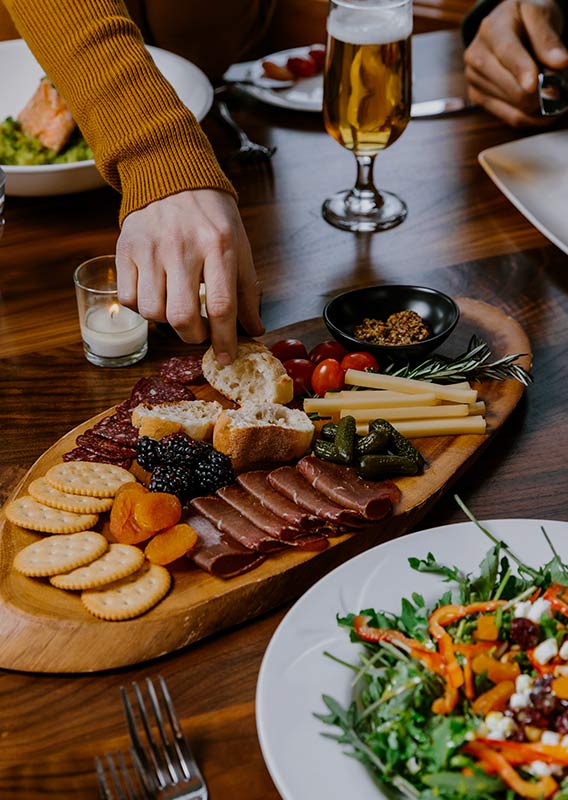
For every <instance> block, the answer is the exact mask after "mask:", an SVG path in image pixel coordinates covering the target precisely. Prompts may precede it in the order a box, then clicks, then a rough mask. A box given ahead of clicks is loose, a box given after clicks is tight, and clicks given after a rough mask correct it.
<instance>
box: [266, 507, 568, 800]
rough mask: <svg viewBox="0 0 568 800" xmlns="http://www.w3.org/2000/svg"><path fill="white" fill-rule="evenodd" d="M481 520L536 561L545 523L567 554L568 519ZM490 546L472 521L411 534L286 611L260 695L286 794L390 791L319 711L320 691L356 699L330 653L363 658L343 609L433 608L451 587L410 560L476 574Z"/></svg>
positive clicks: (273, 766)
mask: <svg viewBox="0 0 568 800" xmlns="http://www.w3.org/2000/svg"><path fill="white" fill-rule="evenodd" d="M483 525H484V526H485V527H487V528H488V529H489V530H490V531H491V532H492V533H493V534H494V535H495V536H497V537H498V538H499V539H502V540H503V541H505V542H507V544H509V545H510V546H511V547H512V548H513V550H514V552H515V553H516V554H517V555H518V556H519V557H520V558H521V559H523V560H524V561H525V563H527V564H530V565H533V566H539V565H541V564H542V563H543V561H547V560H549V559H550V558H551V557H552V554H551V553H549V551H548V548H547V545H546V542H545V540H544V537H543V534H542V532H541V530H540V526H541V525H543V526H544V527H545V529H546V531H547V533H548V534H549V536H550V538H551V540H552V542H553V543H554V545H555V546H556V548H557V550H558V552H559V554H560V555H561V556H562V557H563V559H564V560H566V559H567V558H568V522H557V521H542V520H536V519H534V520H533V519H517V520H515V519H509V520H492V521H488V522H483ZM490 547H491V542H490V541H489V539H488V538H486V537H485V536H484V535H483V534H482V533H481V532H480V531H479V530H478V529H477V528H476V527H475V525H474V524H473V523H470V522H465V523H460V524H455V525H447V526H443V527H440V528H432V529H430V530H426V531H421V532H418V533H414V534H411V535H409V536H404V537H402V538H401V539H395V540H393V541H391V542H387V543H386V544H383V545H380V546H379V547H375V548H373V549H372V550H369V551H367V552H366V553H362V554H361V555H359V556H357V557H356V558H353V559H351V561H348V562H346V563H345V564H343V565H342V566H341V567H338V568H337V569H335V570H334V571H333V572H331V573H330V574H329V575H327V576H326V577H325V578H323V579H322V580H320V581H319V582H318V583H316V584H315V586H313V587H312V588H311V589H310V590H309V591H308V592H306V594H305V595H303V597H302V598H301V599H300V600H298V602H297V603H296V604H295V605H294V606H293V608H292V609H291V610H290V611H289V612H288V614H287V615H286V616H285V618H284V619H283V620H282V622H281V623H280V625H279V626H278V628H277V630H276V632H275V633H274V635H273V637H272V640H271V641H270V644H269V645H268V648H267V650H266V653H265V655H264V659H263V661H262V665H261V668H260V674H259V678H258V685H257V692H256V720H257V729H258V736H259V740H260V745H261V748H262V753H263V756H264V760H265V762H266V765H267V767H268V770H269V772H270V774H271V776H272V779H273V781H274V783H275V784H276V787H277V789H278V791H279V792H280V794H281V795H282V797H283V798H284V800H313V798H325V800H345V798H357V800H378V798H386V797H387V795H386V794H384V793H383V792H382V791H381V790H380V789H379V788H378V786H377V784H376V783H375V781H374V780H373V778H372V777H371V775H370V774H369V773H368V772H367V770H366V769H365V768H364V767H363V766H362V765H361V764H360V763H359V762H358V761H356V760H355V759H353V758H348V757H347V756H345V755H344V754H343V752H342V750H343V749H349V748H347V747H345V748H342V746H340V745H338V744H337V742H335V741H333V740H331V739H327V738H325V737H323V736H322V735H321V734H322V732H324V731H325V730H326V726H325V725H324V724H323V723H322V722H320V721H319V720H317V719H316V718H315V717H314V716H313V712H317V713H326V712H327V709H326V707H325V706H324V704H323V702H322V699H321V696H322V694H328V695H331V696H332V697H334V698H335V699H336V700H338V701H339V702H340V703H341V704H342V705H343V706H344V707H345V706H347V705H349V703H350V700H351V685H350V682H351V679H352V673H351V671H350V670H349V669H347V668H346V667H344V666H342V665H340V664H337V663H336V662H335V661H332V660H331V659H330V658H326V657H325V656H324V655H323V652H324V651H325V650H327V651H329V652H331V653H333V655H335V656H337V657H338V658H341V659H344V660H345V661H348V662H350V663H352V664H353V663H356V661H357V646H356V645H355V644H352V643H350V642H349V636H348V633H347V631H346V630H345V629H343V628H339V626H338V625H337V623H336V620H335V617H336V614H340V615H342V616H343V615H345V614H347V613H349V612H359V611H361V610H362V609H365V608H376V609H385V610H388V611H396V612H400V601H401V598H402V597H410V596H411V595H412V593H413V592H419V593H421V594H423V595H424V597H425V599H426V602H427V603H429V604H432V603H433V602H434V601H435V600H436V599H437V598H438V597H439V596H440V595H441V594H442V593H443V592H445V591H446V590H447V589H448V584H446V583H442V581H441V579H440V578H439V577H436V576H434V575H431V574H426V573H420V572H415V571H413V570H411V569H410V567H409V565H408V558H410V557H411V556H417V557H421V558H425V557H426V556H427V554H428V553H429V552H432V553H433V554H434V556H435V557H436V558H437V559H438V560H439V561H441V562H443V563H446V564H450V565H452V566H453V565H456V566H459V567H461V568H462V569H463V570H464V571H465V572H476V570H477V566H478V564H479V563H480V561H481V560H482V558H483V556H484V555H485V553H486V552H487V551H488V550H489V548H490ZM330 731H331V729H330V728H327V732H328V733H329V732H330Z"/></svg>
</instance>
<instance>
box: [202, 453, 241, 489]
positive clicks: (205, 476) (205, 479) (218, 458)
mask: <svg viewBox="0 0 568 800" xmlns="http://www.w3.org/2000/svg"><path fill="white" fill-rule="evenodd" d="M234 480H235V474H234V472H233V465H232V464H231V459H230V458H229V456H226V455H225V454H224V453H220V452H219V451H218V450H215V449H214V448H212V447H211V448H210V449H209V450H208V451H206V452H205V453H203V455H202V456H201V458H200V459H199V461H198V462H197V463H196V464H195V466H194V468H193V482H194V490H195V491H196V492H202V493H204V494H213V492H216V491H217V489H220V488H221V487H222V486H228V485H229V484H230V483H233V482H234Z"/></svg>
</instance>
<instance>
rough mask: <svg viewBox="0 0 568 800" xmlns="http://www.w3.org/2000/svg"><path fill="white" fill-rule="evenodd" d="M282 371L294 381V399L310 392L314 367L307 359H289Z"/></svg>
mask: <svg viewBox="0 0 568 800" xmlns="http://www.w3.org/2000/svg"><path fill="white" fill-rule="evenodd" d="M283 366H284V369H285V370H286V372H287V373H288V375H289V376H290V377H291V378H292V380H293V381H294V397H303V396H304V395H306V394H310V392H311V390H312V384H311V378H312V372H313V371H314V369H315V365H314V364H312V362H311V361H309V360H308V359H307V358H289V359H288V360H287V361H284V364H283Z"/></svg>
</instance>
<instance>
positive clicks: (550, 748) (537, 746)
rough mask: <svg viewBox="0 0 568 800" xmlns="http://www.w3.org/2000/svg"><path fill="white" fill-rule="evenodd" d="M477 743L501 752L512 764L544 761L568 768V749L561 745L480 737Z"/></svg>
mask: <svg viewBox="0 0 568 800" xmlns="http://www.w3.org/2000/svg"><path fill="white" fill-rule="evenodd" d="M475 741H476V742H479V743H480V744H483V745H487V747H491V748H492V749H493V750H499V751H500V752H502V753H503V755H504V756H505V758H506V759H507V761H509V763H510V764H530V763H531V761H544V762H545V763H546V764H561V765H562V766H565V767H566V766H568V747H563V746H562V745H559V744H541V743H540V742H512V741H510V740H509V739H489V738H487V737H482V738H481V737H480V738H479V739H476V740H475Z"/></svg>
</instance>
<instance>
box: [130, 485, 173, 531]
mask: <svg viewBox="0 0 568 800" xmlns="http://www.w3.org/2000/svg"><path fill="white" fill-rule="evenodd" d="M180 518H181V503H180V501H179V500H178V498H177V497H176V496H175V495H173V494H169V493H168V492H148V494H145V495H144V496H143V497H138V498H136V503H135V505H134V522H135V524H136V525H137V527H138V528H140V530H141V531H147V532H148V533H149V534H152V533H157V532H158V531H161V530H163V529H164V528H171V526H172V525H175V524H176V522H179V520H180Z"/></svg>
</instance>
